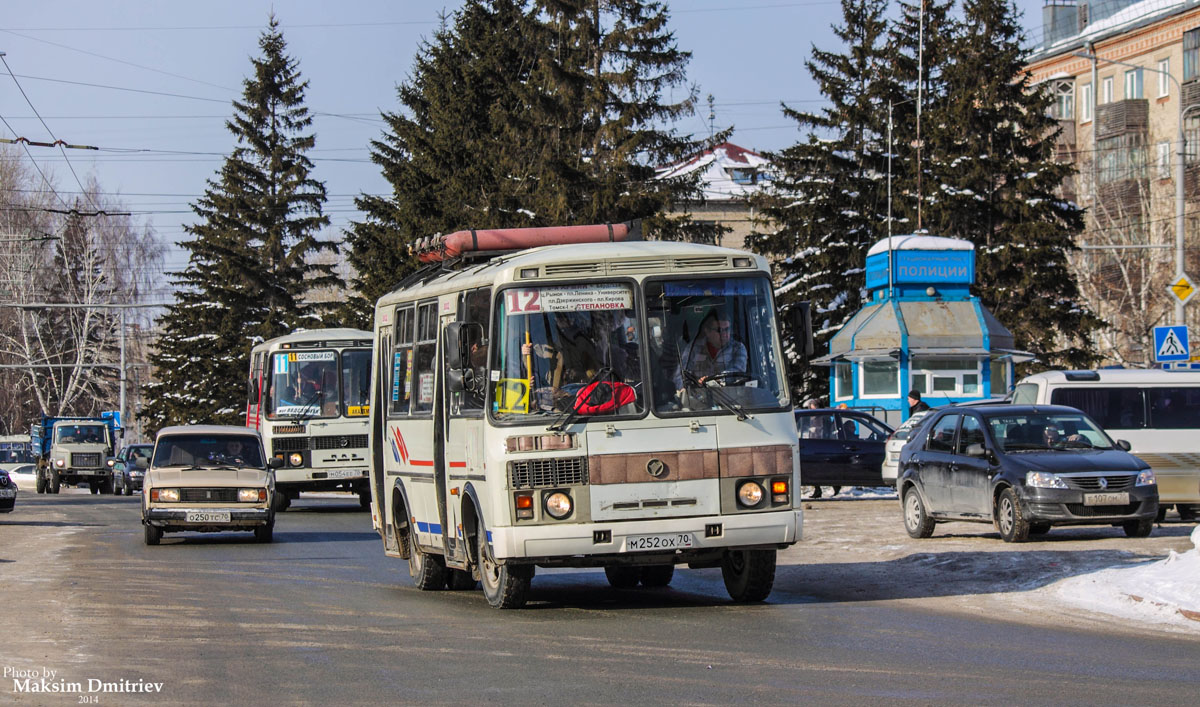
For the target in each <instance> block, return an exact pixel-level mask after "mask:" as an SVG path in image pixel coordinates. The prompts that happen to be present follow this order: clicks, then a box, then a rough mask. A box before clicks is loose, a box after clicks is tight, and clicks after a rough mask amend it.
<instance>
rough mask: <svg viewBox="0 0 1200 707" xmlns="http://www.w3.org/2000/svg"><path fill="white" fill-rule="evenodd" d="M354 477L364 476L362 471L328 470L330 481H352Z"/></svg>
mask: <svg viewBox="0 0 1200 707" xmlns="http://www.w3.org/2000/svg"><path fill="white" fill-rule="evenodd" d="M356 476H366V473H365V472H364V471H363V470H362V469H330V470H329V478H331V479H352V478H354V477H356Z"/></svg>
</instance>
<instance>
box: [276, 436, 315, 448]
mask: <svg viewBox="0 0 1200 707" xmlns="http://www.w3.org/2000/svg"><path fill="white" fill-rule="evenodd" d="M306 449H308V437H276V438H275V439H273V440H271V451H272V452H303V451H304V450H306Z"/></svg>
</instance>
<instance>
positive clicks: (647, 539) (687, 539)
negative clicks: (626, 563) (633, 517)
mask: <svg viewBox="0 0 1200 707" xmlns="http://www.w3.org/2000/svg"><path fill="white" fill-rule="evenodd" d="M690 547H692V534H691V533H670V534H668V535H635V536H633V537H631V538H626V540H625V548H624V550H622V552H640V551H642V550H686V549H688V548H690Z"/></svg>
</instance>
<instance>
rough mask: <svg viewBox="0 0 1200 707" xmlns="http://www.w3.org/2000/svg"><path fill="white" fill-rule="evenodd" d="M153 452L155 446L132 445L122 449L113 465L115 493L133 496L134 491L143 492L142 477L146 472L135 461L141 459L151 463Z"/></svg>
mask: <svg viewBox="0 0 1200 707" xmlns="http://www.w3.org/2000/svg"><path fill="white" fill-rule="evenodd" d="M153 451H154V445H153V444H130V445H128V446H126V447H124V448H123V449H121V451H120V453H118V454H117V456H116V457H115V459H114V463H113V493H115V494H119V493H121V492H124V493H125V495H126V496H131V495H133V492H134V491H141V490H142V476H143V475H144V474H145V473H146V472H145V470H144V469H142V468H140V467H138V465H137V464H135V463H134V461H135V460H137V459H138V458H141V459H145V460H147V462H149V460H150V454H151V453H152V452H153Z"/></svg>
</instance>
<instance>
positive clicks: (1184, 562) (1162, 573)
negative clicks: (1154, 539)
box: [1038, 525, 1200, 632]
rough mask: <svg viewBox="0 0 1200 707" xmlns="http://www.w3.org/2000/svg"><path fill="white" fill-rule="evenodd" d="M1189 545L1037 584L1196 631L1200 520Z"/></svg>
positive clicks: (1067, 598)
mask: <svg viewBox="0 0 1200 707" xmlns="http://www.w3.org/2000/svg"><path fill="white" fill-rule="evenodd" d="M1191 540H1192V545H1193V547H1192V549H1191V550H1188V551H1186V552H1183V553H1176V552H1174V551H1172V552H1171V553H1170V554H1169V555H1167V557H1166V559H1162V560H1157V561H1154V562H1147V563H1145V564H1142V565H1138V566H1137V567H1121V568H1115V569H1107V570H1100V571H1099V572H1093V573H1091V574H1085V575H1080V576H1078V577H1071V578H1069V579H1064V580H1062V581H1060V582H1056V583H1055V584H1053V585H1051V586H1049V587H1046V588H1044V589H1041V590H1038V591H1041V592H1044V593H1048V594H1050V595H1052V596H1054V597H1056V598H1057V599H1059V600H1061V601H1063V602H1065V603H1067V604H1072V605H1075V606H1078V607H1081V608H1084V609H1089V610H1091V611H1098V612H1101V613H1105V614H1111V615H1113V616H1117V617H1120V618H1124V619H1130V620H1136V621H1145V622H1150V623H1160V624H1170V625H1173V626H1179V627H1185V628H1188V629H1191V630H1195V631H1197V632H1200V525H1198V526H1196V529H1195V530H1193V531H1192V535H1191Z"/></svg>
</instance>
